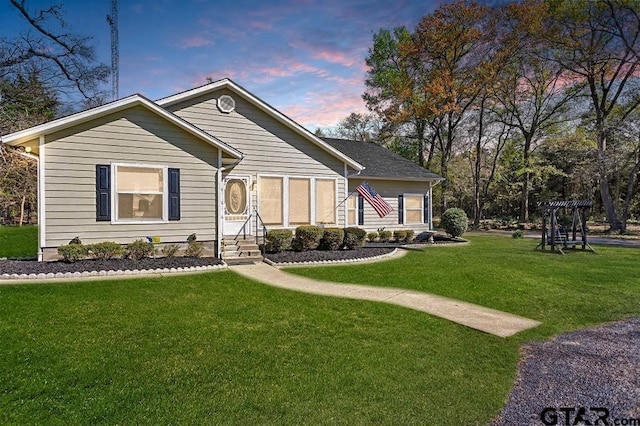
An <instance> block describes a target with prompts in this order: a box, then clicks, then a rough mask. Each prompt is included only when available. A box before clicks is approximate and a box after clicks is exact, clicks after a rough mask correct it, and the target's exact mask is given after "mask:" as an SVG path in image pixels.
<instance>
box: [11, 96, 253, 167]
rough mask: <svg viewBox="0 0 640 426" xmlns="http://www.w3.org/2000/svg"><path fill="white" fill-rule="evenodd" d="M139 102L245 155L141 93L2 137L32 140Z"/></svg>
mask: <svg viewBox="0 0 640 426" xmlns="http://www.w3.org/2000/svg"><path fill="white" fill-rule="evenodd" d="M138 105H141V106H144V107H145V108H147V109H149V110H150V111H152V112H154V113H156V114H157V115H159V116H161V117H162V118H164V119H166V120H167V121H169V122H171V123H173V124H174V125H176V126H178V127H179V128H181V129H182V130H184V131H186V132H188V133H190V134H192V135H193V136H195V137H197V138H198V139H201V140H203V141H205V142H207V143H208V144H210V145H213V146H214V147H216V148H219V149H221V150H222V151H224V152H225V153H227V154H229V155H231V156H232V157H234V158H237V159H241V158H242V157H243V154H242V153H241V152H240V151H238V150H237V149H235V148H233V147H231V146H229V145H227V144H225V143H224V142H222V141H220V140H219V139H217V138H216V137H214V136H212V135H210V134H208V133H206V132H205V131H204V130H201V129H199V128H198V127H196V126H194V125H192V124H191V123H189V122H187V121H185V120H183V119H181V118H180V117H178V116H177V115H175V114H173V113H171V112H169V111H166V110H165V109H163V108H161V107H159V106H158V105H156V104H155V103H153V102H151V101H150V100H149V99H147V98H145V97H144V96H141V95H138V94H136V95H131V96H128V97H126V98H122V99H119V100H117V101H115V102H110V103H108V104H105V105H101V106H98V107H95V108H91V109H88V110H86V111H81V112H78V113H76V114H72V115H69V116H66V117H62V118H58V119H57V120H52V121H49V122H47V123H44V124H40V125H38V126H34V127H30V128H28V129H24V130H20V131H18V132H15V133H11V134H9V135H5V136H2V138H1V139H0V140H1V141H2V142H3V143H6V144H8V145H20V144H21V143H24V142H27V141H30V140H33V139H34V138H36V137H39V136H43V135H47V134H50V133H54V132H57V131H59V130H63V129H66V128H68V127H72V126H76V125H78V124H81V123H85V122H88V121H91V120H94V119H96V118H99V117H102V116H105V115H107V114H113V113H115V112H118V111H122V110H125V109H128V108H132V107H134V106H138Z"/></svg>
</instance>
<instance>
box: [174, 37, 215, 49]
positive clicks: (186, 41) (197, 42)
mask: <svg viewBox="0 0 640 426" xmlns="http://www.w3.org/2000/svg"><path fill="white" fill-rule="evenodd" d="M212 44H213V41H211V40H209V39H206V38H204V37H202V36H193V37H187V38H183V39H182V40H180V48H182V49H192V48H196V47H204V46H211V45H212Z"/></svg>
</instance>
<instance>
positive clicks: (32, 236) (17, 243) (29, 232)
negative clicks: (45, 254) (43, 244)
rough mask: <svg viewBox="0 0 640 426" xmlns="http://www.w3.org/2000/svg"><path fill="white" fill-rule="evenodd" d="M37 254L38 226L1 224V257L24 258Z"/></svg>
mask: <svg viewBox="0 0 640 426" xmlns="http://www.w3.org/2000/svg"><path fill="white" fill-rule="evenodd" d="M37 254H38V227H37V226H35V225H24V226H0V257H8V258H23V257H35V256H37Z"/></svg>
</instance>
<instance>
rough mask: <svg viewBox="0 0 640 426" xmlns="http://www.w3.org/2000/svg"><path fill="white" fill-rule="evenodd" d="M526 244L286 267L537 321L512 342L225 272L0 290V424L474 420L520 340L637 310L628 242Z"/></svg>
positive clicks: (510, 373)
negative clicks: (581, 249)
mask: <svg viewBox="0 0 640 426" xmlns="http://www.w3.org/2000/svg"><path fill="white" fill-rule="evenodd" d="M534 245H535V244H533V242H532V241H528V240H512V239H510V238H504V237H483V236H478V237H473V238H472V244H471V245H469V246H466V247H451V248H434V249H429V250H427V251H425V252H423V253H418V252H416V253H411V254H410V255H408V256H406V257H404V258H402V259H398V260H392V261H388V262H383V263H378V264H367V265H360V266H357V265H354V266H348V267H326V268H313V269H311V268H309V269H298V270H296V272H297V273H303V274H305V275H313V276H314V277H318V278H324V279H335V280H340V281H350V282H366V283H368V284H380V285H397V286H400V287H407V288H419V289H423V290H427V291H431V292H434V293H438V294H445V295H449V296H454V297H458V298H460V299H463V300H469V301H473V302H478V303H481V304H483V305H486V306H491V307H495V308H499V309H504V310H507V311H509V312H514V313H518V314H521V315H525V316H528V317H530V318H534V319H538V320H541V321H543V323H544V324H543V326H541V327H538V328H536V329H533V330H529V331H526V332H524V333H521V334H518V335H516V336H514V337H511V338H508V339H502V338H498V337H495V336H491V335H488V334H485V333H482V332H478V331H474V330H471V329H468V328H466V327H463V326H460V325H456V324H453V323H451V322H449V321H445V320H442V319H438V318H434V317H431V316H429V315H426V314H423V313H420V312H414V311H411V310H408V309H404V308H400V307H396V306H391V305H385V304H380V303H372V302H364V301H353V300H346V299H336V298H328V297H319V296H313V295H306V294H299V293H294V292H289V291H285V290H281V289H276V288H272V287H268V286H265V285H261V284H257V283H254V282H251V281H249V280H246V279H244V278H241V277H239V276H237V275H235V274H233V273H231V272H214V273H207V274H201V275H188V276H177V277H167V278H160V279H135V280H116V281H94V282H84V283H72V284H42V285H22V286H0V306H2V308H1V309H0V341H1V342H2V345H0V423H1V424H35V423H46V424H78V423H80V424H89V423H91V424H158V423H161V424H201V423H210V424H219V423H233V424H238V423H240V424H250V423H255V424H299V423H305V424H336V423H337V424H443V425H446V424H451V425H459V424H469V425H471V424H486V423H487V422H489V421H490V419H491V418H492V417H493V416H495V415H496V414H497V413H498V412H499V410H500V408H501V407H502V405H503V403H504V401H505V398H506V396H507V394H508V392H509V389H510V387H511V385H512V383H513V379H514V377H515V373H516V366H517V360H518V349H519V347H520V346H521V344H522V343H524V342H526V341H529V340H532V339H545V338H548V337H550V336H551V335H553V334H554V333H556V332H560V331H564V330H569V329H574V328H578V327H582V326H587V325H592V324H596V323H601V322H604V321H609V320H614V319H620V318H625V317H628V316H631V315H638V314H640V311H639V309H640V308H639V307H638V306H640V303H639V302H640V285H638V279H637V278H638V273H637V267H636V265H637V263H638V262H637V260H638V257H639V256H640V251H639V250H633V249H616V248H598V252H599V254H598V255H592V254H587V253H570V254H568V255H566V256H558V255H549V254H545V253H540V252H534V251H533V246H534ZM632 281H633V282H632Z"/></svg>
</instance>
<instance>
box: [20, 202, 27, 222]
mask: <svg viewBox="0 0 640 426" xmlns="http://www.w3.org/2000/svg"><path fill="white" fill-rule="evenodd" d="M26 201H27V196H26V195H23V196H22V200H21V201H20V222H19V223H18V226H22V224H23V222H24V205H25V203H26Z"/></svg>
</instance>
